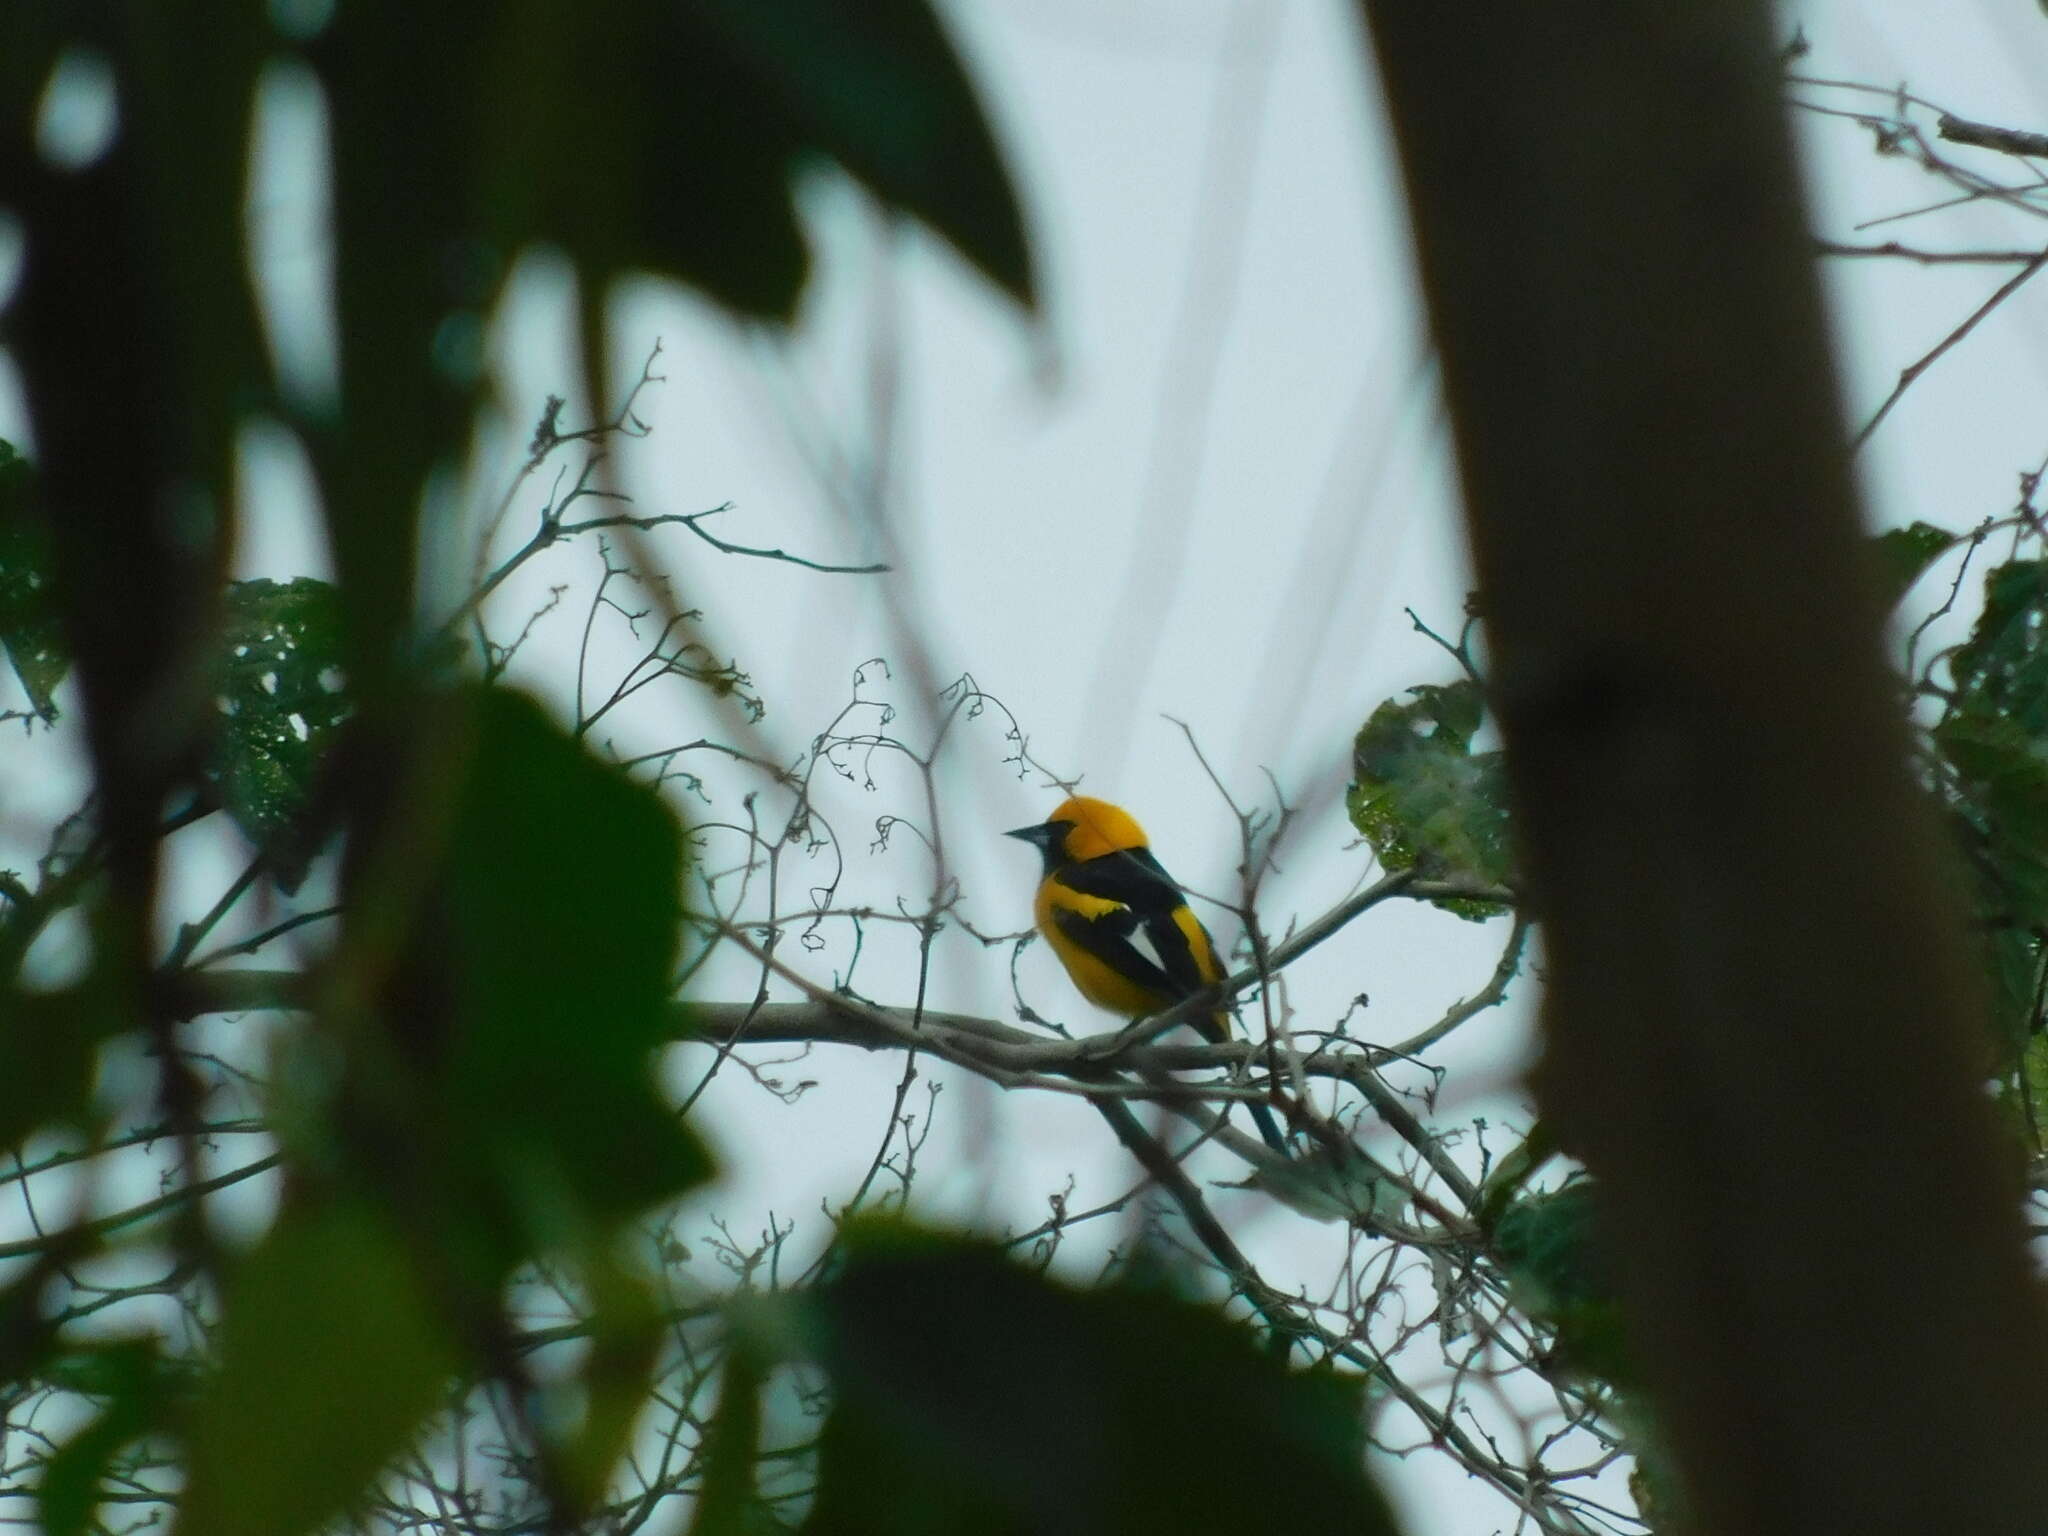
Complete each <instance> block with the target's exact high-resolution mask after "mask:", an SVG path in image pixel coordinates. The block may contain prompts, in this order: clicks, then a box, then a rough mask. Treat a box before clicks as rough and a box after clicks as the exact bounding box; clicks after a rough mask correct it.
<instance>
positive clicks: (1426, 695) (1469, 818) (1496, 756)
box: [1344, 680, 1513, 920]
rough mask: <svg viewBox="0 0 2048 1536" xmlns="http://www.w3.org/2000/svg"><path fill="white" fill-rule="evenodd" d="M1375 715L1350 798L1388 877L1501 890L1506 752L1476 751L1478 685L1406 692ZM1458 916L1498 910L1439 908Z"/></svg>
mask: <svg viewBox="0 0 2048 1536" xmlns="http://www.w3.org/2000/svg"><path fill="white" fill-rule="evenodd" d="M1408 691H1409V693H1410V694H1412V695H1413V696H1414V697H1413V699H1412V701H1411V702H1409V703H1405V704H1402V703H1397V702H1395V701H1394V700H1392V699H1389V700H1388V701H1387V702H1386V703H1384V704H1382V705H1380V707H1379V708H1378V709H1376V710H1374V711H1373V712H1372V717H1371V718H1370V719H1369V720H1367V721H1366V722H1365V725H1364V726H1363V727H1362V728H1361V729H1360V730H1359V732H1358V736H1357V738H1356V740H1354V741H1353V743H1352V748H1351V768H1352V784H1351V787H1350V789H1349V790H1348V791H1347V792H1346V795H1345V801H1344V803H1345V808H1346V810H1347V811H1349V813H1350V816H1351V824H1352V825H1353V826H1355V827H1356V828H1357V829H1358V830H1359V831H1360V832H1362V833H1363V834H1364V835H1365V837H1366V839H1367V841H1368V842H1370V843H1371V844H1372V847H1373V851H1374V852H1375V853H1376V854H1378V855H1379V859H1380V863H1381V864H1383V865H1384V866H1385V867H1386V868H1388V869H1390V870H1399V869H1413V870H1416V871H1417V872H1418V873H1421V874H1423V875H1426V876H1432V877H1438V878H1443V877H1467V878H1471V879H1476V880H1483V881H1487V882H1489V883H1494V884H1498V883H1501V882H1504V881H1506V880H1507V879H1508V878H1509V877H1510V876H1511V875H1512V873H1513V865H1512V860H1511V854H1510V848H1509V840H1508V813H1507V780H1506V772H1505V768H1504V765H1503V761H1502V756H1501V754H1500V753H1499V752H1474V751H1473V750H1472V737H1473V734H1474V733H1475V732H1476V731H1477V730H1478V729H1479V724H1480V721H1481V719H1482V718H1483V715H1484V707H1485V706H1484V701H1483V697H1482V695H1481V693H1480V690H1479V685H1478V684H1477V683H1474V682H1471V681H1469V680H1468V681H1463V682H1457V683H1451V684H1449V685H1447V686H1427V687H1421V688H1411V689H1409V690H1408ZM1437 905H1439V906H1442V907H1445V908H1446V909H1448V910H1450V911H1453V912H1456V913H1457V914H1458V915H1459V916H1460V917H1467V918H1472V919H1475V920H1477V919H1483V918H1488V917H1493V916H1495V915H1497V914H1498V913H1500V912H1501V911H1502V910H1503V909H1502V908H1501V906H1500V905H1499V904H1498V903H1494V902H1481V901H1466V900H1453V901H1440V902H1438V903H1437Z"/></svg>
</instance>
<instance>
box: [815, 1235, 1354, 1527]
mask: <svg viewBox="0 0 2048 1536" xmlns="http://www.w3.org/2000/svg"><path fill="white" fill-rule="evenodd" d="M842 1237H843V1239H844V1242H845V1257H844V1268H843V1270H842V1271H841V1273H840V1274H839V1276H838V1277H837V1278H836V1279H835V1280H834V1281H833V1282H832V1283H831V1284H830V1285H829V1286H828V1287H827V1288H826V1289H825V1290H824V1292H823V1293H822V1294H821V1295H820V1296H819V1298H818V1300H817V1303H816V1311H815V1322H814V1329H815V1338H816V1350H817V1356H818V1359H819V1360H820V1362H821V1363H822V1364H823V1365H824V1366H825V1369H826V1370H827V1372H828V1374H829V1376H830V1378H831V1383H832V1388H833V1409H832V1413H831V1416H830V1418H829V1419H828V1420H827V1422H826V1425H825V1430H824V1434H823V1437H822V1441H821V1446H820V1472H819V1483H818V1495H817V1503H816V1505H815V1507H814V1509H813V1511H812V1515H811V1519H810V1522H809V1524H808V1525H807V1527H806V1529H807V1530H808V1531H810V1532H812V1533H814V1536H839V1533H843V1532H861V1533H864V1536H895V1533H902V1536H911V1533H917V1536H938V1533H945V1532H956V1531H958V1532H966V1531H973V1532H976V1533H978V1536H1007V1533H1020V1536H1021V1533H1037V1532H1045V1533H1051V1532H1061V1533H1087V1532H1111V1531H1114V1532H1118V1533H1122V1536H1169V1533H1170V1536H1185V1533H1186V1532H1189V1531H1206V1530H1227V1531H1259V1530H1274V1529H1279V1528H1282V1527H1284V1528H1286V1529H1291V1530H1303V1531H1347V1532H1353V1533H1357V1536H1372V1533H1375V1532H1390V1531H1391V1530H1392V1529H1393V1527H1392V1523H1391V1520H1390V1517H1389V1515H1388V1513H1387V1510H1386V1508H1385V1506H1384V1504H1383V1503H1382V1502H1381V1499H1380V1497H1379V1494H1378V1493H1377V1491H1376V1490H1375V1489H1374V1488H1373V1487H1372V1485H1371V1484H1370V1483H1369V1482H1368V1481H1367V1480H1366V1478H1365V1474H1364V1465H1363V1463H1364V1447H1363V1443H1362V1436H1363V1425H1362V1419H1361V1395H1362V1387H1361V1384H1360V1382H1359V1381H1357V1380H1356V1379H1350V1378H1343V1377H1339V1376H1337V1375H1336V1374H1335V1373H1333V1372H1329V1371H1312V1372H1304V1373H1296V1372H1291V1371H1289V1370H1287V1369H1286V1367H1285V1366H1284V1365H1283V1364H1281V1363H1280V1361H1278V1360H1277V1359H1275V1358H1274V1357H1273V1355H1272V1354H1271V1353H1270V1352H1269V1351H1268V1350H1267V1349H1265V1348H1264V1347H1262V1346H1261V1344H1260V1343H1259V1341H1258V1340H1257V1339H1255V1338H1254V1336H1253V1335H1252V1334H1251V1333H1250V1332H1249V1331H1248V1330H1246V1329H1245V1328H1243V1327H1240V1326H1238V1325H1236V1324H1233V1323H1231V1322H1228V1321H1226V1320H1225V1319H1223V1318H1222V1317H1219V1316H1218V1315H1217V1314H1216V1312H1215V1311H1214V1310H1213V1309H1212V1308H1209V1307H1206V1306H1202V1305H1198V1304H1194V1303H1189V1302H1184V1301H1180V1300H1177V1299H1174V1298H1172V1297H1170V1296H1166V1295H1163V1294H1160V1293H1158V1292H1134V1291H1128V1290H1096V1291H1081V1290H1074V1289H1070V1288H1068V1287H1066V1286H1062V1285H1059V1284H1056V1283H1054V1282H1052V1281H1050V1280H1048V1279H1046V1278H1045V1277H1044V1276H1042V1275H1039V1274H1035V1273H1033V1272H1030V1271H1028V1270H1025V1269H1023V1268H1020V1267H1018V1266H1017V1265H1015V1264H1013V1263H1011V1262H1010V1261H1009V1260H1008V1259H1007V1258H1005V1257H1004V1256H1003V1254H1002V1253H1001V1252H1000V1251H999V1250H997V1249H996V1248H994V1247H992V1246H986V1245H983V1244H979V1243H974V1242H969V1241H965V1240H957V1239H948V1238H941V1237H935V1236H931V1235H927V1234H922V1233H917V1232H914V1231H910V1230H908V1229H904V1228H900V1227H892V1226H888V1225H879V1224H876V1225H864V1226H855V1227H853V1228H850V1229H848V1230H847V1231H845V1232H844V1233H842Z"/></svg>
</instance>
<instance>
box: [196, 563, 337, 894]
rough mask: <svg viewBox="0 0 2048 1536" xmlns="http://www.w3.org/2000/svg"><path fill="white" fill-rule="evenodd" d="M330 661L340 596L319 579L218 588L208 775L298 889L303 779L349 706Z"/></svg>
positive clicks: (309, 850) (277, 875)
mask: <svg viewBox="0 0 2048 1536" xmlns="http://www.w3.org/2000/svg"><path fill="white" fill-rule="evenodd" d="M340 658H341V600H340V597H339V595H338V594H337V593H336V591H335V590H334V588H333V587H331V586H329V585H328V584H327V583H326V582H324V581H315V580H313V579H312V578H311V577H306V576H301V577H299V578H298V579H297V580H295V581H282V582H280V581H238V582H235V583H234V584H233V585H231V586H230V587H229V588H228V595H227V622H226V625H225V628H224V632H223V634H222V636H221V658H220V667H219V709H220V733H219V737H218V741H217V745H216V748H215V752H214V757H213V762H212V768H211V773H212V779H213V783H214V786H215V788H216V789H217V790H218V791H219V793H220V797H221V802H222V803H223V804H224V805H225V806H226V807H227V810H228V814H229V815H230V816H232V817H234V819H235V824H236V825H237V826H239V827H240V828H241V829H242V831H243V833H244V834H245V835H246V836H247V837H248V838H249V840H250V841H251V842H253V843H254V844H255V845H256V846H257V847H258V848H260V849H261V850H263V853H264V855H265V857H266V859H267V860H268V863H269V868H270V873H271V877H272V878H273V879H274V880H275V881H276V882H277V884H278V886H279V888H280V889H282V890H285V891H292V890H296V889H297V888H298V885H299V882H300V881H301V880H303V879H304V878H305V874H306V866H307V865H308V864H309V863H310V862H311V861H312V858H313V855H314V854H315V853H317V852H318V851H319V849H318V834H317V832H316V830H315V829H314V827H313V823H312V816H311V810H312V796H313V786H314V782H315V779H316V777H317V775H318V774H319V771H320V765H321V762H322V760H323V758H324V757H325V755H326V752H327V750H328V748H329V747H330V746H331V745H332V744H333V742H334V740H335V737H336V734H337V732H338V729H339V727H340V725H341V723H342V721H343V720H344V719H345V718H347V715H348V712H349V700H348V694H347V692H346V690H345V689H344V688H343V686H342V675H341V667H340Z"/></svg>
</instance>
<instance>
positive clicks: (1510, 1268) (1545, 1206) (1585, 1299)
mask: <svg viewBox="0 0 2048 1536" xmlns="http://www.w3.org/2000/svg"><path fill="white" fill-rule="evenodd" d="M1598 1213H1599V1195H1598V1193H1597V1187H1596V1186H1595V1184H1594V1182H1593V1181H1592V1180H1591V1179H1580V1180H1578V1181H1577V1182H1575V1183H1571V1184H1567V1185H1566V1186H1565V1187H1564V1188H1563V1189H1560V1190H1557V1191H1554V1192H1552V1193H1549V1194H1540V1195H1531V1196H1529V1197H1528V1198H1526V1199H1523V1200H1520V1201H1518V1202H1517V1203H1516V1204H1514V1205H1513V1206H1511V1207H1510V1208H1509V1209H1508V1210H1507V1211H1506V1212H1505V1213H1504V1214H1503V1215H1502V1216H1501V1218H1500V1220H1499V1222H1498V1223H1497V1224H1496V1225H1495V1227H1494V1237H1493V1251H1494V1256H1495V1257H1496V1258H1497V1259H1498V1260H1499V1261H1500V1264H1501V1267H1502V1268H1503V1269H1504V1270H1505V1271H1506V1272H1507V1275H1508V1281H1509V1284H1510V1286H1511V1288H1512V1289H1511V1295H1512V1298H1513V1300H1514V1302H1515V1304H1516V1305H1517V1306H1519V1307H1520V1308H1522V1310H1524V1311H1526V1312H1527V1313H1529V1314H1530V1315H1531V1316H1532V1317H1535V1318H1536V1319H1538V1320H1539V1321H1541V1322H1544V1323H1547V1324H1549V1325H1550V1326H1551V1327H1552V1328H1554V1329H1555V1330H1556V1335H1557V1343H1556V1350H1555V1353H1556V1356H1557V1358H1558V1360H1559V1361H1560V1363H1562V1364H1564V1365H1566V1366H1568V1367H1570V1368H1571V1369H1573V1370H1576V1371H1583V1372H1587V1373H1590V1374H1591V1375H1594V1376H1597V1377H1599V1378H1601V1379H1602V1380H1604V1381H1607V1382H1609V1383H1611V1384H1613V1385H1616V1386H1620V1387H1631V1386H1633V1385H1635V1384H1636V1383H1638V1382H1639V1381H1640V1379H1641V1377H1640V1373H1639V1372H1638V1371H1637V1369H1636V1367H1635V1364H1634V1361H1633V1357H1632V1354H1631V1351H1630V1350H1629V1347H1628V1340H1627V1334H1626V1330H1625V1329H1624V1328H1623V1326H1622V1316H1621V1300H1620V1295H1619V1293H1618V1291H1617V1289H1616V1281H1615V1276H1614V1265H1613V1260H1612V1258H1611V1257H1610V1255H1609V1254H1608V1252H1607V1251H1606V1249H1605V1247H1604V1246H1603V1244H1602V1240H1601V1236H1600V1232H1599V1220H1598Z"/></svg>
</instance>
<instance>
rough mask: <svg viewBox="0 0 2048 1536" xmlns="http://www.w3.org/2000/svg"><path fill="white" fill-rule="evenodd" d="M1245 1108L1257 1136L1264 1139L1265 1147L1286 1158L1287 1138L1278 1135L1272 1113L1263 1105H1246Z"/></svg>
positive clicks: (1278, 1129)
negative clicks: (1255, 1126) (1250, 1116)
mask: <svg viewBox="0 0 2048 1536" xmlns="http://www.w3.org/2000/svg"><path fill="white" fill-rule="evenodd" d="M1245 1107H1246V1108H1247V1109H1249V1110H1250V1111H1251V1112H1252V1123H1253V1124H1255V1125H1257V1126H1258V1128H1259V1134H1260V1135H1261V1136H1263V1137H1265V1138H1266V1145H1267V1146H1269V1147H1271V1148H1272V1149H1273V1150H1274V1151H1275V1152H1278V1153H1279V1154H1280V1155H1281V1156H1282V1157H1286V1156H1287V1155H1288V1152H1287V1138H1286V1137H1285V1136H1282V1135H1281V1134H1280V1127H1279V1126H1278V1125H1276V1124H1275V1123H1274V1121H1273V1111H1272V1110H1270V1109H1268V1108H1267V1107H1266V1106H1265V1105H1263V1104H1248V1105H1246V1106H1245Z"/></svg>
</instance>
